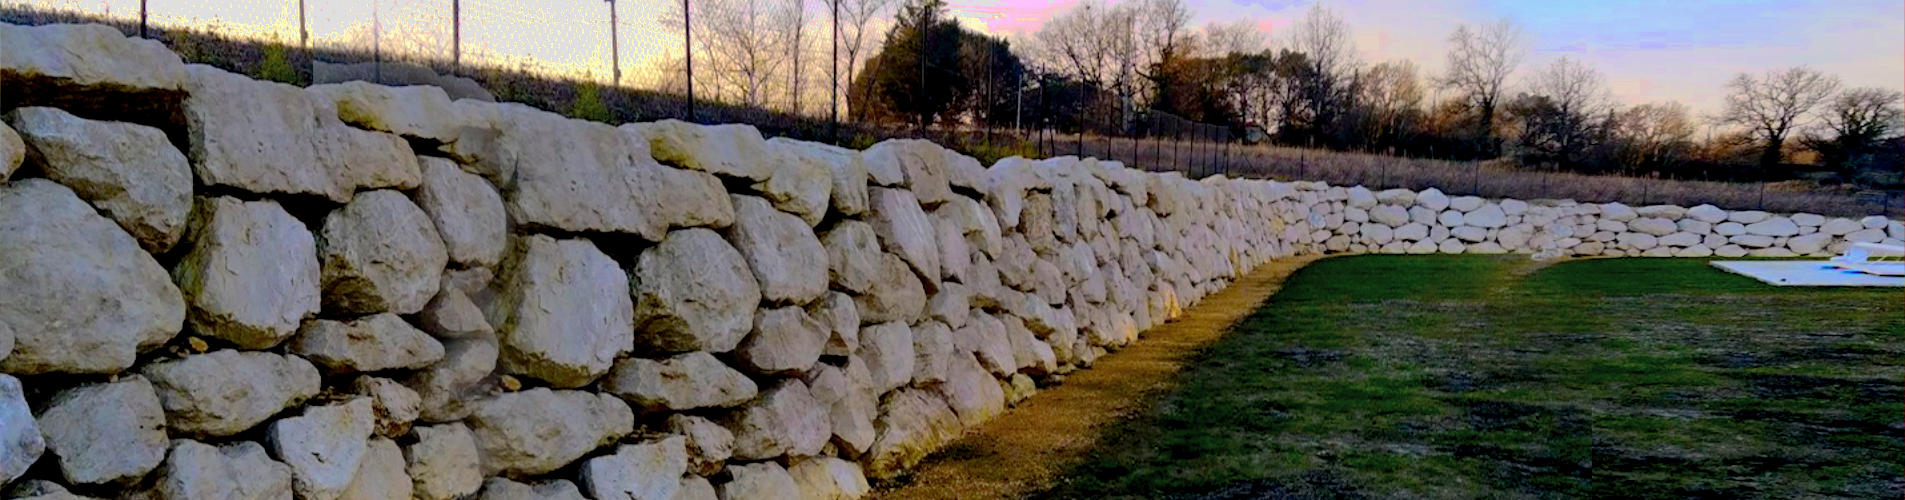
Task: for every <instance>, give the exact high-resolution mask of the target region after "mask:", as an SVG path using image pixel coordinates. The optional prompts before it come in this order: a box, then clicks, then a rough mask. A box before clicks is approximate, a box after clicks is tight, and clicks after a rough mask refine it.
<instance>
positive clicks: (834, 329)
mask: <svg viewBox="0 0 1905 500" xmlns="http://www.w3.org/2000/svg"><path fill="white" fill-rule="evenodd" d="M807 314H810V315H812V316H813V317H814V318H815V319H817V320H820V323H821V324H822V325H825V326H826V327H827V331H828V333H827V343H826V345H825V346H824V347H822V348H821V354H822V355H826V356H849V355H852V354H853V353H854V352H855V351H858V350H860V308H859V306H856V305H854V304H853V297H850V296H848V295H847V294H844V293H840V292H828V293H827V298H826V299H824V300H821V301H820V302H816V303H814V305H811V306H807Z"/></svg>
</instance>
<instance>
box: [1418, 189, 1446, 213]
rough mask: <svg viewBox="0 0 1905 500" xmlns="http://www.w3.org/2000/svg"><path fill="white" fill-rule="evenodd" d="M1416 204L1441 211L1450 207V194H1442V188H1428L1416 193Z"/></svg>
mask: <svg viewBox="0 0 1905 500" xmlns="http://www.w3.org/2000/svg"><path fill="white" fill-rule="evenodd" d="M1416 205H1417V206H1420V207H1422V208H1427V209H1429V210H1433V211H1436V212H1441V211H1443V210H1446V209H1448V208H1449V197H1448V195H1445V194H1442V190H1440V189H1436V188H1428V189H1424V190H1422V192H1421V193H1419V194H1417V195H1416Z"/></svg>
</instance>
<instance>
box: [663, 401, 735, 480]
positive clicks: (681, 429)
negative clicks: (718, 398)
mask: <svg viewBox="0 0 1905 500" xmlns="http://www.w3.org/2000/svg"><path fill="white" fill-rule="evenodd" d="M664 428H665V429H667V431H668V432H669V433H670V434H676V435H680V436H682V437H684V438H687V443H686V449H687V452H688V470H689V471H690V472H693V473H695V474H700V475H704V476H705V475H711V474H714V473H716V472H720V470H721V465H722V463H724V462H726V461H727V460H728V457H731V456H734V433H733V432H730V431H728V428H726V427H722V426H721V424H718V423H715V422H714V421H713V420H708V419H706V418H702V417H697V416H693V415H684V414H680V413H677V414H674V415H669V416H668V421H667V422H666V423H665V424H664Z"/></svg>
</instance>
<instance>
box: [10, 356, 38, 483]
mask: <svg viewBox="0 0 1905 500" xmlns="http://www.w3.org/2000/svg"><path fill="white" fill-rule="evenodd" d="M44 452H46V438H45V437H43V436H42V435H41V434H40V427H39V425H38V423H36V422H34V420H33V409H32V408H29V407H27V404H26V390H25V389H24V388H22V387H21V386H20V379H17V378H13V377H11V376H7V375H4V374H0V484H5V483H9V482H12V481H13V479H14V478H18V477H20V475H21V474H25V473H26V470H27V468H28V467H31V466H32V465H33V462H36V461H38V460H39V459H40V454H41V453H44Z"/></svg>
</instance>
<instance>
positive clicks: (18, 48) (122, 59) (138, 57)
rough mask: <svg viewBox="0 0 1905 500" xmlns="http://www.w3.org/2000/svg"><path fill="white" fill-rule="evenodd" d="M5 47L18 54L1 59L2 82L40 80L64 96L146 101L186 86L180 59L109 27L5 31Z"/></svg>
mask: <svg viewBox="0 0 1905 500" xmlns="http://www.w3.org/2000/svg"><path fill="white" fill-rule="evenodd" d="M0 46H4V47H9V48H12V49H13V50H9V51H7V53H6V55H5V56H4V57H0V79H11V80H15V81H27V82H36V81H37V82H38V83H39V85H43V86H52V87H56V88H58V89H59V90H60V91H61V92H69V93H74V94H80V93H84V94H92V95H89V97H93V96H96V95H97V94H101V93H105V94H108V95H116V94H122V93H123V94H129V95H140V96H142V97H144V96H154V95H155V94H157V95H164V94H173V93H176V92H177V91H178V90H179V88H180V87H181V86H183V85H184V79H185V70H184V65H183V63H181V62H180V60H179V56H178V55H177V54H174V53H172V51H170V50H167V49H166V48H165V46H164V45H162V44H160V43H158V42H157V41H155V40H146V39H141V38H137V37H128V36H125V35H123V34H121V33H120V32H119V30H117V29H114V28H111V27H108V26H101V25H81V24H53V25H46V26H15V25H7V26H0ZM11 99H20V97H11ZM111 104H112V105H117V106H130V105H134V104H135V103H130V102H112V103H111Z"/></svg>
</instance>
